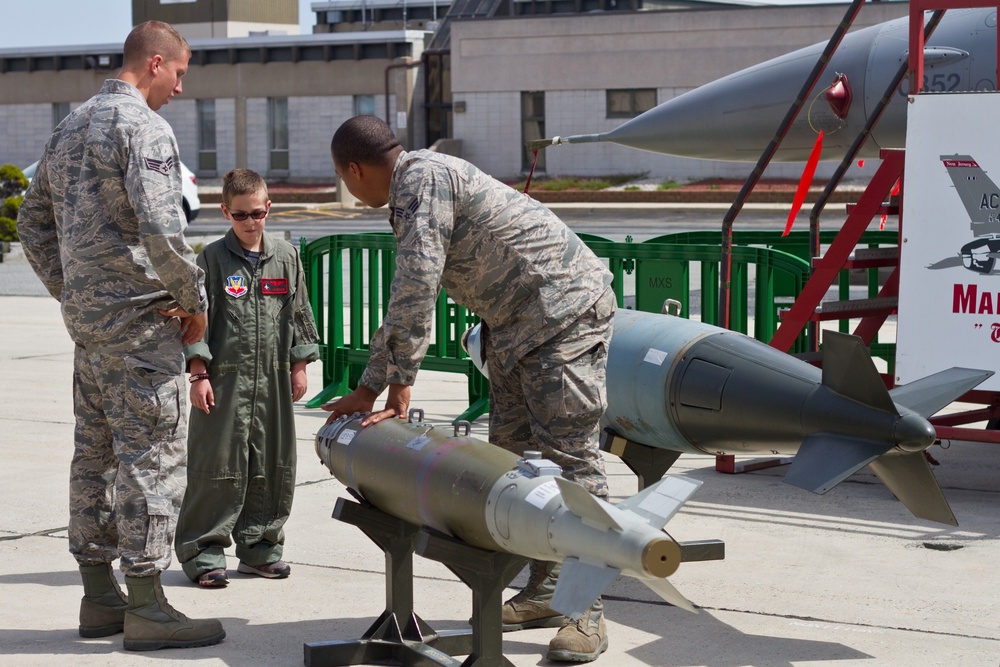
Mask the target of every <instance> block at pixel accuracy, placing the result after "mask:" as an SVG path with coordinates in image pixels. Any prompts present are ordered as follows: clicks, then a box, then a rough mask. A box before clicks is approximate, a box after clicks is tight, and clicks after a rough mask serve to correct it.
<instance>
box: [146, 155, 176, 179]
mask: <svg viewBox="0 0 1000 667" xmlns="http://www.w3.org/2000/svg"><path fill="white" fill-rule="evenodd" d="M142 159H143V161H145V163H146V169H149V170H150V171H155V172H157V173H158V174H163V175H164V176H166V175H167V174H169V173H170V172H172V171H173V170H174V158H172V157H168V158H167V159H166V160H157V159H155V158H151V157H144V158H142Z"/></svg>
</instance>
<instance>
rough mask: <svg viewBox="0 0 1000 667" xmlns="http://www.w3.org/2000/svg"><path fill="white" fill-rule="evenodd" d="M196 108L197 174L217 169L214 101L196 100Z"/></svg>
mask: <svg viewBox="0 0 1000 667" xmlns="http://www.w3.org/2000/svg"><path fill="white" fill-rule="evenodd" d="M197 108H198V172H199V173H209V172H215V171H216V170H217V169H218V162H217V153H216V144H215V100H197Z"/></svg>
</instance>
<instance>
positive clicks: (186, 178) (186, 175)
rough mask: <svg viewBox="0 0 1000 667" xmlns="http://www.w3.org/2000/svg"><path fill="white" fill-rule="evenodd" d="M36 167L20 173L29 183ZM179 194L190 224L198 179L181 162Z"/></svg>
mask: <svg viewBox="0 0 1000 667" xmlns="http://www.w3.org/2000/svg"><path fill="white" fill-rule="evenodd" d="M37 167H38V163H37V162H33V163H31V165H29V166H27V167H25V168H24V169H23V170H22V171H21V173H23V174H24V177H25V178H27V179H28V182H29V183H30V182H31V178H32V177H33V176H34V175H35V169H36V168H37ZM181 194H182V195H183V197H184V202H183V203H184V215H186V216H187V221H188V222H191V221H192V220H194V219H195V218H197V217H198V213H199V212H201V200H200V199H198V179H197V178H195V175H194V173H193V172H192V171H191V170H190V169H188V168H187V165H185V164H184V163H183V162H181Z"/></svg>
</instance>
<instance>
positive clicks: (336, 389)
mask: <svg viewBox="0 0 1000 667" xmlns="http://www.w3.org/2000/svg"><path fill="white" fill-rule="evenodd" d="M708 234H711V232H709V233H708ZM738 234H739V233H737V235H738ZM580 236H581V238H582V239H583V241H584V242H585V243H586V244H587V245H588V247H590V248H591V250H593V251H594V253H595V254H596V255H597V256H598V257H601V258H603V259H605V260H606V261H607V263H608V268H609V270H610V271H611V273H612V276H613V281H612V288H613V289H614V292H615V296H616V298H617V302H618V306H619V307H620V308H621V307H624V308H635V309H638V310H644V311H649V312H661V310H662V308H663V303H664V301H665V300H666V299H675V300H677V301H679V302H680V304H681V312H680V316H683V317H699V318H700V319H701V320H702V321H704V322H707V323H710V324H715V323H716V320H717V317H718V308H717V303H718V292H719V285H718V282H719V275H720V272H719V262H720V260H721V249H720V246H719V244H718V243H717V242H712V240H711V238H710V237H704V240H705V242H704V243H702V242H700V241H701V240H702V238H701V237H692V238H690V239H682V238H678V237H679V236H681V235H669V236H664V237H658V238H656V239H653V240H651V241H646V242H643V243H631V242H625V243H617V242H614V241H611V240H608V239H606V238H603V237H600V236H595V235H591V234H581V235H580ZM715 236H716V238H718V236H719V234H717V233H716V234H715ZM678 241H680V242H678ZM691 241H693V243H692V242H691ZM775 245H777V244H775ZM301 249H302V262H303V265H304V267H305V271H306V280H307V285H308V288H309V299H310V303H311V304H312V308H313V314H314V317H315V318H316V325H317V328H318V329H319V334H320V356H321V360H322V363H323V389H322V390H321V391H320V393H319V394H317V395H316V396H315V397H313V398H312V399H311V400H310V401H309V402H308V403H307V406H308V407H318V406H319V405H322V404H323V403H325V402H327V401H328V400H330V399H331V398H334V397H336V396H342V395H344V394H346V393H348V392H349V391H350V390H351V389H353V388H354V387H356V386H357V382H358V380H359V379H360V376H361V373H362V372H363V371H364V367H365V364H366V363H367V362H368V355H369V341H370V340H371V337H372V335H374V333H375V332H376V330H377V329H378V327H379V325H380V324H381V321H382V317H383V316H384V315H385V312H386V309H387V308H388V304H389V294H390V287H391V283H392V277H393V274H394V269H395V257H396V242H395V238H394V237H393V235H392V234H389V233H371V234H338V235H334V236H326V237H323V238H320V239H317V240H315V241H313V242H311V243H308V244H307V243H305V241H304V240H303V242H302V244H301ZM732 257H733V271H732V275H731V281H732V282H731V285H730V294H731V306H730V322H731V323H732V327H733V329H734V330H738V331H741V332H742V333H746V334H748V335H752V336H754V337H756V338H757V339H758V340H762V341H764V342H767V341H768V340H770V338H771V336H772V335H773V334H774V331H775V330H776V329H777V323H778V316H777V313H778V308H780V307H783V303H782V301H781V298H780V295H777V294H776V292H775V290H776V288H775V286H776V285H781V286H782V289H783V290H784V289H786V288H787V289H788V290H790V291H792V292H794V293H797V291H798V290H800V289H801V288H802V286H803V285H804V284H805V281H806V280H807V279H808V275H809V265H808V262H807V261H806V260H805V259H803V258H801V257H796V256H795V255H792V254H789V253H786V252H783V251H782V250H780V249H777V248H775V247H768V244H766V243H761V244H760V247H758V246H749V245H748V246H742V245H741V246H734V247H733V253H732ZM345 259H346V266H345ZM694 264H697V265H698V269H697V270H695V269H694V268H693V265H694ZM751 283H753V284H754V285H755V289H754V290H752V293H753V298H752V299H751V298H750V297H751V289H750V286H751ZM478 321H479V319H478V317H476V316H475V314H473V313H470V312H469V311H468V310H467V309H466V308H465V307H464V306H460V305H458V304H456V303H455V302H453V301H451V299H449V298H448V296H447V295H446V294H445V293H444V292H443V291H442V292H441V294H440V295H439V296H438V300H437V304H436V307H435V313H434V327H433V332H432V343H431V345H430V347H429V348H428V350H427V355H426V356H425V358H424V361H423V363H422V364H421V368H424V369H427V370H437V371H445V372H452V373H462V374H464V375H466V376H467V378H468V387H469V407H468V408H467V409H466V410H465V411H464V412H463V413H462V414H461V415H460V416H459V417H458V418H457V419H456V421H458V420H461V419H466V420H470V421H471V420H474V419H476V418H477V417H479V416H481V415H483V414H485V413H486V412H487V411H488V409H489V383H488V381H487V380H486V378H484V377H483V376H482V375H481V374H480V373H479V371H477V370H476V369H475V366H474V365H473V364H472V361H471V360H470V359H469V358H468V355H467V354H466V353H465V350H464V349H462V345H461V338H462V334H463V333H464V332H465V331H466V329H468V328H469V327H471V326H473V325H474V324H475V323H476V322H478ZM797 346H800V347H801V349H804V348H805V340H804V337H803V340H801V341H800V342H799V343H797Z"/></svg>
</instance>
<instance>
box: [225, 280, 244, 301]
mask: <svg viewBox="0 0 1000 667" xmlns="http://www.w3.org/2000/svg"><path fill="white" fill-rule="evenodd" d="M246 293H247V279H246V278H245V277H244V276H229V277H228V278H226V294H228V295H229V296H234V297H236V298H237V299H238V298H240V297H241V296H243V295H244V294H246Z"/></svg>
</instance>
